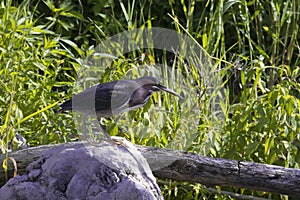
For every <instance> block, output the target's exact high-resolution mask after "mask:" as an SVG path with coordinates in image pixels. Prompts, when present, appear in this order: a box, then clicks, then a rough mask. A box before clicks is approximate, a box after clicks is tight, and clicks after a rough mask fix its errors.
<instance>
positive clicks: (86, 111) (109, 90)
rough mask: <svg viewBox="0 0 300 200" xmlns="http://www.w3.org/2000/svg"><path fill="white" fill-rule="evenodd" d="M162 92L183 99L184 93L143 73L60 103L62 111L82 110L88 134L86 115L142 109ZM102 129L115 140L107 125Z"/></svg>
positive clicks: (108, 115) (96, 86) (99, 86)
mask: <svg viewBox="0 0 300 200" xmlns="http://www.w3.org/2000/svg"><path fill="white" fill-rule="evenodd" d="M158 91H165V92H168V93H170V94H172V95H174V96H177V97H179V98H180V99H183V97H182V96H181V95H179V94H178V93H176V92H174V91H173V90H171V89H169V88H167V87H166V86H164V85H162V84H161V82H160V81H159V79H157V78H156V77H153V76H143V77H141V78H137V79H132V80H117V81H112V82H107V83H100V84H98V85H95V86H93V87H91V88H89V89H86V90H84V91H82V92H80V93H79V94H77V95H74V96H73V97H72V98H71V99H69V100H67V101H65V102H64V103H63V104H61V105H60V107H61V110H60V111H61V112H64V111H77V112H80V113H82V114H83V122H84V125H83V126H84V132H85V133H84V134H87V133H86V124H85V120H86V119H85V117H86V116H96V117H97V118H98V119H100V118H102V117H103V118H108V117H113V116H115V115H118V114H121V113H124V112H127V111H130V110H134V109H137V108H140V107H142V106H144V105H145V104H146V103H147V101H148V100H149V98H150V97H151V96H152V94H153V93H154V92H158ZM100 125H101V123H100ZM102 130H103V132H104V134H105V136H106V137H107V138H108V139H109V140H111V138H110V135H109V134H108V133H107V132H106V131H105V128H103V126H102Z"/></svg>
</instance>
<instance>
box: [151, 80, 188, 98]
mask: <svg viewBox="0 0 300 200" xmlns="http://www.w3.org/2000/svg"><path fill="white" fill-rule="evenodd" d="M156 87H157V88H158V89H160V90H163V91H165V92H168V93H170V94H172V95H174V96H177V97H179V98H180V99H183V97H182V96H180V95H179V94H177V93H176V92H174V91H173V90H171V89H169V88H167V87H166V86H163V85H160V84H159V85H156Z"/></svg>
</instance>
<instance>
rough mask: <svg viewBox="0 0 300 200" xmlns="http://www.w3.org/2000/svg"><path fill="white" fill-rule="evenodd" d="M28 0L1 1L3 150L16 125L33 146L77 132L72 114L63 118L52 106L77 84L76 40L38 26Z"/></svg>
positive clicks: (12, 135) (0, 99)
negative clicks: (70, 123) (72, 125)
mask: <svg viewBox="0 0 300 200" xmlns="http://www.w3.org/2000/svg"><path fill="white" fill-rule="evenodd" d="M28 3H29V1H24V2H22V4H20V5H19V7H14V6H12V5H11V4H10V2H7V4H4V3H2V4H1V10H2V12H1V16H0V17H1V29H0V32H1V34H0V37H1V40H0V47H1V55H0V60H1V66H0V77H1V79H0V85H1V87H0V91H1V92H0V93H1V98H0V102H1V103H0V113H1V114H0V116H2V117H1V119H0V120H1V132H0V135H1V149H2V152H3V153H5V152H7V150H8V149H7V147H8V142H9V141H10V140H11V139H12V138H13V137H14V134H13V130H17V131H18V132H19V133H21V134H22V135H23V136H24V137H26V138H28V142H29V144H31V145H37V144H46V143H53V142H65V141H69V138H68V135H69V134H73V133H72V131H70V130H68V129H67V124H68V122H67V120H70V116H66V117H62V118H61V119H60V120H58V117H57V115H56V114H55V113H54V112H53V110H52V108H53V107H54V106H56V105H57V104H58V103H59V102H60V101H61V100H62V98H63V96H65V95H64V93H65V92H64V91H63V88H64V87H66V86H67V85H72V82H73V81H74V78H73V77H74V67H76V65H79V63H76V59H74V55H73V54H72V53H71V52H70V50H69V48H71V49H72V47H73V46H71V45H70V44H72V43H71V41H68V40H67V39H64V38H61V37H59V36H58V35H56V34H55V33H54V32H52V31H50V30H48V29H46V28H45V26H42V25H37V24H36V22H35V20H34V18H33V16H32V13H31V12H30V11H29V10H27V9H26V8H27V7H28ZM68 45H70V46H68ZM74 45H75V44H74ZM67 46H68V48H67ZM66 77H67V78H66ZM62 124H64V126H62ZM71 129H72V128H71Z"/></svg>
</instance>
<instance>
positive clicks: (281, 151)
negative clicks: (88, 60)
mask: <svg viewBox="0 0 300 200" xmlns="http://www.w3.org/2000/svg"><path fill="white" fill-rule="evenodd" d="M299 26H300V5H299V1H298V0H290V1H280V0H267V1H261V0H257V1H246V0H232V1H214V0H212V1H203V0H198V1H196V0H195V1H193V0H190V1H186V0H180V1H171V0H170V1H142V0H140V1H121V0H86V1H81V0H60V1H52V0H44V1H40V0H32V1H29V0H25V1H10V0H8V1H2V2H1V4H0V94H1V95H0V127H1V128H0V147H1V150H2V152H3V153H7V151H8V144H9V141H10V140H11V139H12V138H13V137H14V135H15V133H16V131H17V132H19V133H21V134H22V135H23V136H24V137H25V138H26V139H27V142H28V143H29V144H30V146H35V145H42V144H49V143H62V142H68V141H76V140H78V136H77V134H76V129H75V127H74V124H72V123H71V122H70V121H72V116H71V115H69V114H57V113H56V112H55V110H57V109H58V105H59V104H60V103H61V102H62V101H63V100H64V99H66V98H69V97H70V96H71V95H72V90H71V89H72V86H73V83H74V82H75V80H76V74H77V70H78V69H79V68H80V66H81V64H82V60H84V58H85V57H86V56H87V55H89V54H90V53H91V47H93V46H96V45H97V44H99V43H100V42H101V41H102V40H105V39H106V38H108V37H110V36H113V35H115V34H117V33H120V32H123V31H127V30H133V29H135V28H140V27H149V28H151V27H162V28H168V29H172V30H175V31H177V32H178V33H184V34H186V33H189V34H190V35H191V36H192V37H193V38H194V39H195V40H196V41H197V42H198V43H199V44H200V45H201V46H202V47H203V48H204V49H205V50H206V51H207V52H208V53H209V54H210V55H211V56H212V57H215V58H217V59H220V60H222V62H220V64H219V68H220V69H223V70H224V71H225V73H224V74H223V76H222V79H223V81H224V86H225V88H226V100H224V105H223V107H222V109H223V112H224V114H225V119H222V120H224V121H223V123H224V124H225V125H224V127H223V129H222V130H221V131H219V132H215V133H214V137H213V138H208V137H207V136H205V134H206V133H208V132H209V130H207V127H208V126H205V124H210V122H209V121H204V122H203V124H204V125H203V124H202V126H199V131H200V132H201V133H202V135H201V136H199V137H196V138H195V141H194V145H193V146H191V147H190V148H189V151H193V152H197V153H201V154H205V155H208V156H214V157H221V158H228V159H235V160H247V161H254V162H260V163H268V164H274V165H280V166H284V167H292V168H299V162H300V154H299V148H300V109H299V107H300V99H299V97H300V96H299V90H300V84H299V79H300V76H299V75H300V67H299V66H300V45H299V41H300V34H299ZM139 53H140V55H138V56H141V55H142V54H143V53H144V52H139ZM152 56H153V57H154V59H155V60H157V58H156V55H152ZM166 59H167V61H169V60H168V58H166ZM118 63H121V64H120V65H118V64H117V66H112V69H116V70H117V69H120V68H122V69H123V68H124V69H127V68H128V66H129V65H138V64H139V63H137V62H136V59H134V58H133V57H130V56H129V57H128V58H127V59H124V60H122V61H120V62H118ZM125 71H126V70H125ZM112 74H114V72H111V71H110V73H107V74H105V75H104V77H102V78H103V80H110V79H112V77H113V79H114V78H122V75H124V74H122V73H118V74H117V75H116V74H114V76H111V75H112ZM105 76H106V77H105ZM137 114H139V113H137ZM203 119H205V118H203ZM114 127H115V125H111V126H110V129H111V130H114ZM127 137H130V136H127ZM170 138H172V136H170ZM170 138H166V141H161V140H160V139H159V138H151V139H149V140H140V141H138V140H136V141H137V143H140V144H143V145H153V146H158V147H164V146H166V144H167V143H168V139H170ZM206 140H210V148H208V149H206V150H201V144H202V143H205V141H206ZM131 141H132V138H131ZM162 182H163V183H164V185H162V186H161V189H162V191H163V193H164V196H165V198H166V199H213V198H216V199H231V197H230V196H225V195H219V194H213V193H211V192H210V191H209V190H207V189H206V188H205V187H204V186H202V185H200V184H195V185H194V184H189V183H177V182H172V181H168V180H162ZM218 189H222V190H228V191H231V192H234V193H239V194H246V195H253V196H259V197H266V198H267V197H270V198H272V199H286V198H287V197H285V196H280V195H271V194H268V193H262V192H256V191H249V190H244V189H238V188H218Z"/></svg>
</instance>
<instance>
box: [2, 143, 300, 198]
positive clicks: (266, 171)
mask: <svg viewBox="0 0 300 200" xmlns="http://www.w3.org/2000/svg"><path fill="white" fill-rule="evenodd" d="M76 144H78V143H67V144H59V145H45V146H40V147H33V148H28V149H24V150H20V151H16V152H11V153H10V154H9V156H10V157H13V158H14V159H15V160H16V161H17V165H18V174H23V173H25V168H26V167H27V165H28V164H29V163H31V162H33V161H35V160H37V159H38V158H40V157H41V156H42V155H43V152H45V151H46V150H48V149H51V148H54V147H57V146H64V147H67V148H73V147H74V146H75V145H76ZM135 146H136V148H137V149H138V151H139V152H141V154H142V155H143V156H144V157H145V158H146V159H147V161H148V163H149V165H150V168H151V170H152V172H153V174H154V175H155V176H156V177H158V178H168V179H172V180H175V181H185V182H192V183H201V184H203V185H206V186H209V187H211V186H235V187H241V188H246V189H252V190H257V191H264V192H271V193H276V194H285V195H289V196H298V197H299V196H300V170H299V169H292V168H284V167H280V166H274V165H267V164H260V163H253V162H243V161H236V160H228V159H221V158H212V157H205V156H201V155H198V154H194V153H188V152H184V151H174V150H169V149H160V148H155V147H146V146H138V145H135ZM3 159H4V156H3V155H1V156H0V160H3ZM9 172H10V173H11V174H12V172H13V167H12V166H10V168H9ZM0 180H1V182H0V184H1V185H3V183H4V173H3V169H2V168H1V169H0Z"/></svg>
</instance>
